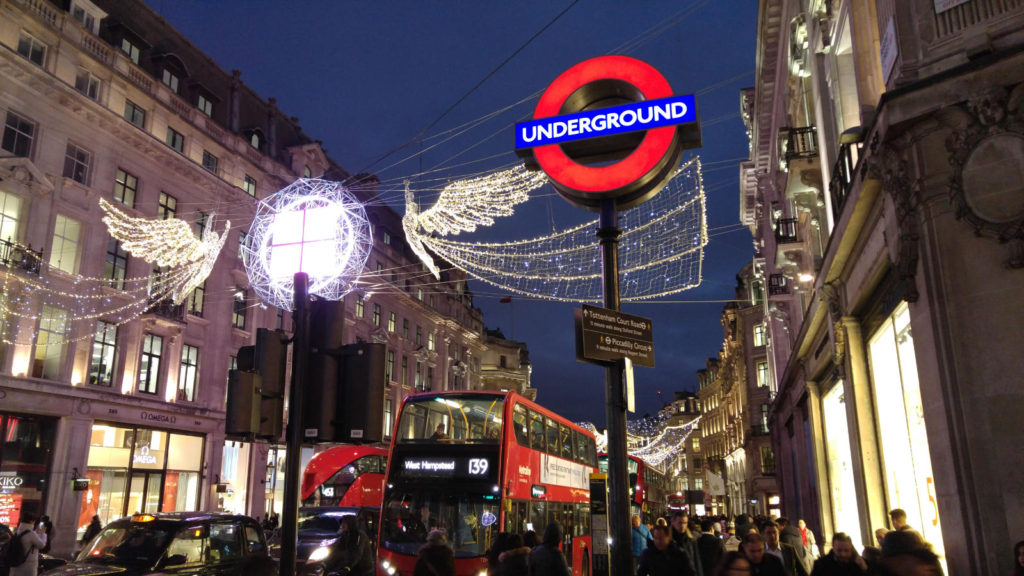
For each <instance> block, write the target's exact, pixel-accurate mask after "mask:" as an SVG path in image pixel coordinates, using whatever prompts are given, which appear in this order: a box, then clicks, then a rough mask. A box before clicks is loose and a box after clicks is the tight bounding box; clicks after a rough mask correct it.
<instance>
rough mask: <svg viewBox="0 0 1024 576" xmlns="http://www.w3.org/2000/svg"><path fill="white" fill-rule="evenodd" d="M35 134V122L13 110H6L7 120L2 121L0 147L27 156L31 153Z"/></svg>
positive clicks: (17, 154) (16, 154) (23, 156)
mask: <svg viewBox="0 0 1024 576" xmlns="http://www.w3.org/2000/svg"><path fill="white" fill-rule="evenodd" d="M35 134H36V127H35V124H33V123H31V122H29V121H28V120H26V119H25V118H22V117H21V116H18V115H17V114H15V113H14V112H8V113H7V121H6V122H4V137H3V145H2V146H0V147H2V148H3V149H4V150H6V151H8V152H10V153H11V154H14V155H15V156H20V157H22V158H28V157H30V156H31V155H32V141H33V140H34V138H35Z"/></svg>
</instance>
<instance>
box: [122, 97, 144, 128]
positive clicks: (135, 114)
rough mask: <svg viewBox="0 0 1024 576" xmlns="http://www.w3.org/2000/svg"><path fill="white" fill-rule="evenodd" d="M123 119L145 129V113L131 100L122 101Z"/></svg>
mask: <svg viewBox="0 0 1024 576" xmlns="http://www.w3.org/2000/svg"><path fill="white" fill-rule="evenodd" d="M124 119H125V120H127V121H129V122H131V123H132V124H135V125H136V126H138V127H139V128H145V127H146V111H145V110H143V109H142V108H140V107H139V105H138V104H136V103H135V102H132V101H131V100H125V101H124Z"/></svg>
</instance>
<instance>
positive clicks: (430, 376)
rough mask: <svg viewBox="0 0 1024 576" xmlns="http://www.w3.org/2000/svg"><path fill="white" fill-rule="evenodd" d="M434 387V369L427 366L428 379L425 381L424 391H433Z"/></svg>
mask: <svg viewBox="0 0 1024 576" xmlns="http://www.w3.org/2000/svg"><path fill="white" fill-rule="evenodd" d="M433 387H434V367H433V366H427V379H426V380H424V381H423V389H424V390H432V389H433Z"/></svg>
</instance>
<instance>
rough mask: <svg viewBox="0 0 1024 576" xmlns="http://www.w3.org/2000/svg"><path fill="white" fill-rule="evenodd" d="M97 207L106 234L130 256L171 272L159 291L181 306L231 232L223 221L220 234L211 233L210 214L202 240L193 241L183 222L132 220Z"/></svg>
mask: <svg viewBox="0 0 1024 576" xmlns="http://www.w3.org/2000/svg"><path fill="white" fill-rule="evenodd" d="M100 208H101V209H102V210H103V213H104V216H103V223H104V224H106V225H107V229H108V230H109V231H110V235H111V236H112V237H113V238H114V239H115V240H118V241H119V242H121V246H122V247H123V248H124V249H125V250H127V251H128V252H129V253H130V254H131V255H133V256H136V257H138V258H142V259H143V260H145V261H147V262H151V263H153V264H155V265H157V266H160V267H166V268H172V269H174V270H172V273H171V274H169V275H167V278H168V281H167V282H166V283H165V285H162V286H160V290H159V292H160V293H161V295H167V296H170V297H171V298H172V299H173V301H174V303H175V304H181V303H182V302H183V301H184V300H185V298H187V297H188V295H189V294H190V293H191V292H192V290H194V289H195V288H196V287H197V286H199V285H200V284H202V283H203V281H205V280H206V278H207V277H208V276H209V275H210V272H211V271H212V270H213V265H214V263H215V262H216V261H217V256H218V255H219V254H220V251H221V249H222V248H223V247H224V242H225V241H226V240H227V237H228V233H227V231H228V230H230V229H231V221H226V223H225V225H224V232H223V233H221V234H217V233H216V232H214V231H213V215H212V214H211V216H210V221H209V223H208V226H207V227H206V229H205V230H204V231H203V237H202V238H196V236H195V234H194V233H193V232H192V227H191V226H189V224H188V223H187V222H185V221H184V220H179V219H176V218H170V219H167V220H149V219H146V218H135V217H133V216H129V215H127V214H125V213H124V212H122V211H121V210H119V209H118V208H117V207H115V206H113V205H112V204H110V203H109V202H107V201H106V200H104V199H102V198H101V199H100Z"/></svg>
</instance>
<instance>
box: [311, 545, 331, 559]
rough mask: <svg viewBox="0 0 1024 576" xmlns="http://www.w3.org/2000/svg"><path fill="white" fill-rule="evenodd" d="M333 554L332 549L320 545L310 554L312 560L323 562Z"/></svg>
mask: <svg viewBox="0 0 1024 576" xmlns="http://www.w3.org/2000/svg"><path fill="white" fill-rule="evenodd" d="M330 555H331V549H330V548H329V547H327V546H320V547H319V548H317V549H316V550H313V553H312V554H310V555H309V561H310V562H321V561H323V560H326V559H327V557H328V556H330Z"/></svg>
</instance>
